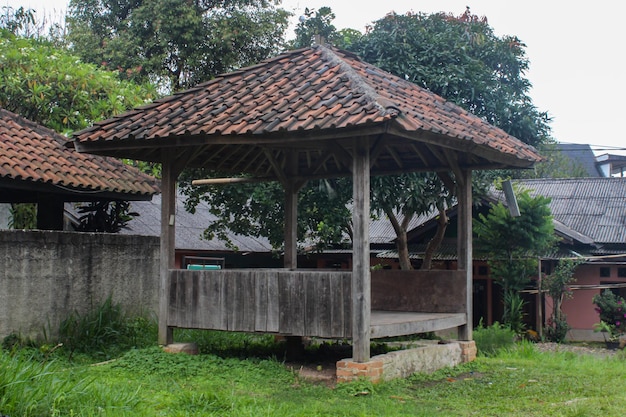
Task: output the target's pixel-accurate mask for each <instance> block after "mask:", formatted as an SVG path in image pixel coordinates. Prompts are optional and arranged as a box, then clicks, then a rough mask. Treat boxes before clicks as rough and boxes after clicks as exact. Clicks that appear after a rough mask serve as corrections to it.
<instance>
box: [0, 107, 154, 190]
mask: <svg viewBox="0 0 626 417" xmlns="http://www.w3.org/2000/svg"><path fill="white" fill-rule="evenodd" d="M67 143H68V139H67V138H65V137H64V136H62V135H60V134H58V133H56V132H54V131H52V130H50V129H47V128H45V127H43V126H40V125H38V124H36V123H34V122H32V121H29V120H27V119H25V118H23V117H20V116H18V115H16V114H15V113H12V112H9V111H7V110H4V109H0V179H1V180H2V181H3V182H4V183H6V181H7V180H16V181H20V180H21V181H28V182H33V183H41V184H49V185H51V186H53V187H55V188H54V189H53V190H52V191H51V192H59V190H60V189H59V188H58V187H65V188H70V189H72V192H75V193H80V192H89V193H91V195H93V193H94V192H101V193H106V194H109V195H116V196H117V198H127V199H129V200H133V199H144V198H149V197H150V196H152V195H153V194H155V193H158V192H159V188H158V185H157V181H156V180H155V179H154V178H152V177H150V176H148V175H145V174H143V173H141V172H140V171H139V170H137V169H135V168H133V167H131V166H128V165H126V164H123V163H122V162H121V161H119V160H117V159H114V158H107V157H100V156H95V155H87V154H81V153H78V152H76V151H75V150H74V149H73V147H68V146H66V145H67ZM17 187H18V186H17V185H11V188H17ZM65 191H68V190H65Z"/></svg>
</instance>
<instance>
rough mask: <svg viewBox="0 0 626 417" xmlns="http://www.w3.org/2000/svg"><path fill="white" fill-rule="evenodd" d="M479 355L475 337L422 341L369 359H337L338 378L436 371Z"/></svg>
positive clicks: (379, 377)
mask: <svg viewBox="0 0 626 417" xmlns="http://www.w3.org/2000/svg"><path fill="white" fill-rule="evenodd" d="M474 359H476V344H475V343H474V341H451V342H446V343H441V342H437V341H420V342H419V345H418V346H415V347H410V348H408V349H402V350H398V351H394V352H390V353H386V354H384V355H377V356H374V357H372V359H371V360H370V361H369V362H364V363H360V362H354V361H352V359H351V358H350V359H343V360H340V361H338V362H337V382H349V381H354V380H357V379H360V378H365V379H368V380H370V381H372V382H380V381H382V380H391V379H395V378H406V377H408V376H409V375H411V374H414V373H417V372H421V373H432V372H435V371H437V370H439V369H442V368H446V367H454V366H457V365H459V364H461V363H465V362H471V361H473V360H474Z"/></svg>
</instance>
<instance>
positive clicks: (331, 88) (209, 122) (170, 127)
mask: <svg viewBox="0 0 626 417" xmlns="http://www.w3.org/2000/svg"><path fill="white" fill-rule="evenodd" d="M364 135H365V136H372V137H374V138H377V137H380V135H384V136H385V139H386V140H387V141H389V142H387V143H388V144H389V145H388V146H387V147H384V148H381V149H379V152H378V153H377V155H376V156H377V158H378V159H377V160H376V162H375V163H374V165H373V167H372V169H373V172H375V171H377V170H378V171H379V172H381V173H384V172H392V171H394V170H395V171H402V170H405V169H407V167H413V169H415V170H420V169H421V170H428V169H429V168H430V169H436V168H441V165H442V164H444V165H445V164H446V162H442V161H445V157H442V156H441V154H440V153H439V154H438V153H437V152H436V151H433V147H434V148H446V149H450V150H452V151H456V152H463V153H464V156H463V158H461V159H462V161H463V163H464V164H465V165H466V166H467V167H471V168H476V169H484V168H496V167H529V166H532V165H533V164H534V163H535V162H537V161H538V160H540V159H541V157H540V156H539V155H538V154H537V153H536V151H535V150H534V148H532V147H531V146H529V145H526V144H524V143H522V142H521V141H519V140H517V139H516V138H514V137H512V136H510V135H508V134H507V133H505V132H504V131H502V130H501V129H498V128H496V127H494V126H492V125H490V124H488V123H487V122H485V121H484V120H482V119H480V118H478V117H476V116H474V115H472V114H470V113H468V112H467V111H465V110H463V109H461V108H460V107H458V106H456V105H454V104H452V103H449V102H447V101H445V100H444V99H442V98H441V97H439V96H437V95H435V94H433V93H431V92H429V91H427V90H425V89H423V88H421V87H419V86H417V85H415V84H413V83H410V82H408V81H406V80H403V79H401V78H398V77H396V76H394V75H392V74H389V73H387V72H385V71H383V70H381V69H379V68H377V67H375V66H373V65H370V64H367V63H365V62H362V61H361V60H360V59H359V58H358V57H356V56H355V55H353V54H351V53H348V52H345V51H340V50H336V49H331V48H328V47H326V46H319V45H318V46H314V47H311V48H305V49H300V50H295V51H289V52H286V53H283V54H282V55H279V56H277V57H275V58H273V59H269V60H266V61H264V62H262V63H260V64H258V65H255V66H252V67H248V68H243V69H240V70H237V71H234V72H232V73H229V74H224V75H221V76H218V77H217V78H215V79H213V80H211V81H209V82H206V83H204V84H201V85H198V86H196V87H194V88H192V89H189V90H186V91H183V92H180V93H177V94H174V95H172V96H169V97H165V98H163V99H160V100H157V101H155V102H154V103H151V104H149V105H146V106H143V107H140V108H137V109H135V110H132V111H130V112H128V113H126V114H123V115H120V116H119V117H114V118H112V119H109V120H105V121H102V122H98V123H96V124H95V125H94V126H92V127H90V128H88V129H85V130H83V131H81V132H78V133H76V135H75V136H74V138H75V144H76V147H77V149H78V150H79V151H81V152H93V153H99V154H106V155H125V157H130V158H134V159H145V160H155V161H158V160H160V150H159V149H160V148H162V147H165V146H176V147H178V146H192V145H193V146H204V148H203V149H202V150H201V151H200V152H198V153H196V160H195V161H191V162H190V163H189V165H190V166H205V167H213V168H214V167H215V166H216V165H219V166H220V169H222V170H227V171H228V170H230V171H233V172H242V171H244V168H246V167H247V169H248V172H250V173H252V174H255V175H259V176H262V175H263V174H264V173H268V172H271V170H272V169H271V166H270V164H269V163H268V162H267V161H263V160H262V159H263V158H257V160H256V161H254V160H253V159H252V158H254V157H258V155H259V154H262V153H263V151H264V150H266V148H263V146H266V145H267V144H268V143H269V141H272V140H276V141H277V142H276V143H278V139H280V140H282V141H283V143H282V145H284V144H285V143H288V144H289V145H290V146H292V147H297V146H299V147H300V148H301V149H304V148H315V150H314V151H310V152H309V151H307V152H309V154H308V155H307V157H306V158H308V160H309V165H311V164H312V163H311V162H310V161H311V160H316V157H317V158H318V159H319V158H320V157H322V154H323V153H324V152H327V151H328V149H324V145H320V144H319V142H320V141H324V140H326V139H333V140H341V139H342V138H344V139H347V138H353V137H362V136H364ZM377 135H378V136H377ZM260 138H262V139H260ZM394 141H395V144H394ZM242 144H243V145H249V146H257V147H258V148H257V149H255V150H254V152H252V154H251V155H248V156H243V155H242V154H241V153H238V152H235V151H232V150H230V149H229V148H228V147H229V146H230V145H242ZM389 147H396V148H395V149H390V148H389ZM138 149H140V150H138ZM239 152H243V151H242V150H240V151H239ZM316 152H317V153H316ZM229 158H230V159H229ZM300 158H301V159H303V160H304V159H306V158H305V157H304V156H301V157H300ZM335 159H338V158H335ZM300 165H306V163H305V162H303V161H300ZM340 165H341V164H340V162H338V161H336V160H325V162H324V166H323V167H322V168H317V170H318V172H319V170H320V169H321V170H323V171H325V172H327V173H329V174H332V173H334V172H340V170H341V167H340ZM251 166H252V167H253V168H250V167H251Z"/></svg>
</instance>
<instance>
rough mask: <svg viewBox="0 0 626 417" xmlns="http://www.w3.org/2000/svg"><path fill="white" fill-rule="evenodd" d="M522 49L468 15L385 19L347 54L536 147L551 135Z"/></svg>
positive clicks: (517, 42) (390, 16)
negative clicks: (532, 91)
mask: <svg viewBox="0 0 626 417" xmlns="http://www.w3.org/2000/svg"><path fill="white" fill-rule="evenodd" d="M524 47H525V45H524V44H523V43H522V42H521V41H520V40H519V39H518V38H517V37H515V36H503V37H501V38H500V37H497V36H496V35H495V34H494V33H493V29H492V28H491V27H490V26H489V24H488V22H487V19H486V18H485V17H478V16H476V15H472V14H471V12H470V10H469V8H467V10H466V11H465V12H464V13H463V14H461V15H460V16H454V15H452V14H444V13H436V14H431V15H426V14H422V13H411V12H409V13H407V14H405V15H398V14H395V13H390V14H388V15H387V16H385V17H384V18H382V19H380V20H378V21H376V22H374V25H373V27H372V28H370V30H369V31H368V32H367V33H366V34H365V35H364V36H363V37H362V38H360V39H359V40H358V41H357V42H355V43H354V45H352V47H351V48H350V49H351V50H352V51H353V52H356V53H357V54H358V55H359V56H361V57H362V58H363V60H365V61H367V62H369V63H371V64H373V65H376V66H378V67H380V68H382V69H384V70H387V71H389V72H391V73H392V74H395V75H397V76H399V77H402V78H406V79H407V80H409V81H411V82H414V83H416V84H417V85H419V86H421V87H424V88H426V89H428V90H430V91H432V92H433V93H435V94H438V95H439V96H441V97H443V98H445V99H446V100H449V101H452V102H454V103H456V104H458V105H459V106H461V107H463V108H465V109H466V110H468V111H470V112H472V113H473V114H475V115H477V116H479V117H482V118H484V119H485V120H487V121H488V122H489V123H491V124H492V125H494V126H497V127H500V128H501V129H503V130H504V131H505V132H507V133H509V134H510V135H513V136H515V137H516V138H518V139H520V140H521V141H523V142H525V143H528V144H530V145H533V146H536V145H539V144H541V143H543V142H544V141H545V140H546V139H547V138H548V136H549V132H550V129H549V126H548V122H549V118H548V115H547V114H546V113H544V112H539V111H538V110H537V109H536V107H535V106H534V105H533V104H532V100H531V98H530V96H529V95H528V93H529V91H530V87H531V84H530V82H529V81H528V79H526V78H525V76H524V75H525V72H526V71H527V70H528V66H529V62H528V59H527V58H526V56H525V52H524Z"/></svg>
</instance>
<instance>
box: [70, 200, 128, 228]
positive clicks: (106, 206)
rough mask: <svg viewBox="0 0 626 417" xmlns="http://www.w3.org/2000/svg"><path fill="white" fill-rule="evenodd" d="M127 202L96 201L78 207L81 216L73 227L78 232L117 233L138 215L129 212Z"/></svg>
mask: <svg viewBox="0 0 626 417" xmlns="http://www.w3.org/2000/svg"><path fill="white" fill-rule="evenodd" d="M130 208H131V207H130V202H128V201H96V202H91V203H87V204H86V205H83V206H80V207H78V213H79V214H82V216H81V217H80V218H79V219H78V221H79V224H78V225H77V226H75V227H74V229H75V230H76V231H78V232H105V233H117V232H119V231H120V230H122V229H124V228H126V227H127V225H128V222H129V221H131V220H132V219H133V217H136V216H139V213H136V212H131V211H130Z"/></svg>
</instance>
